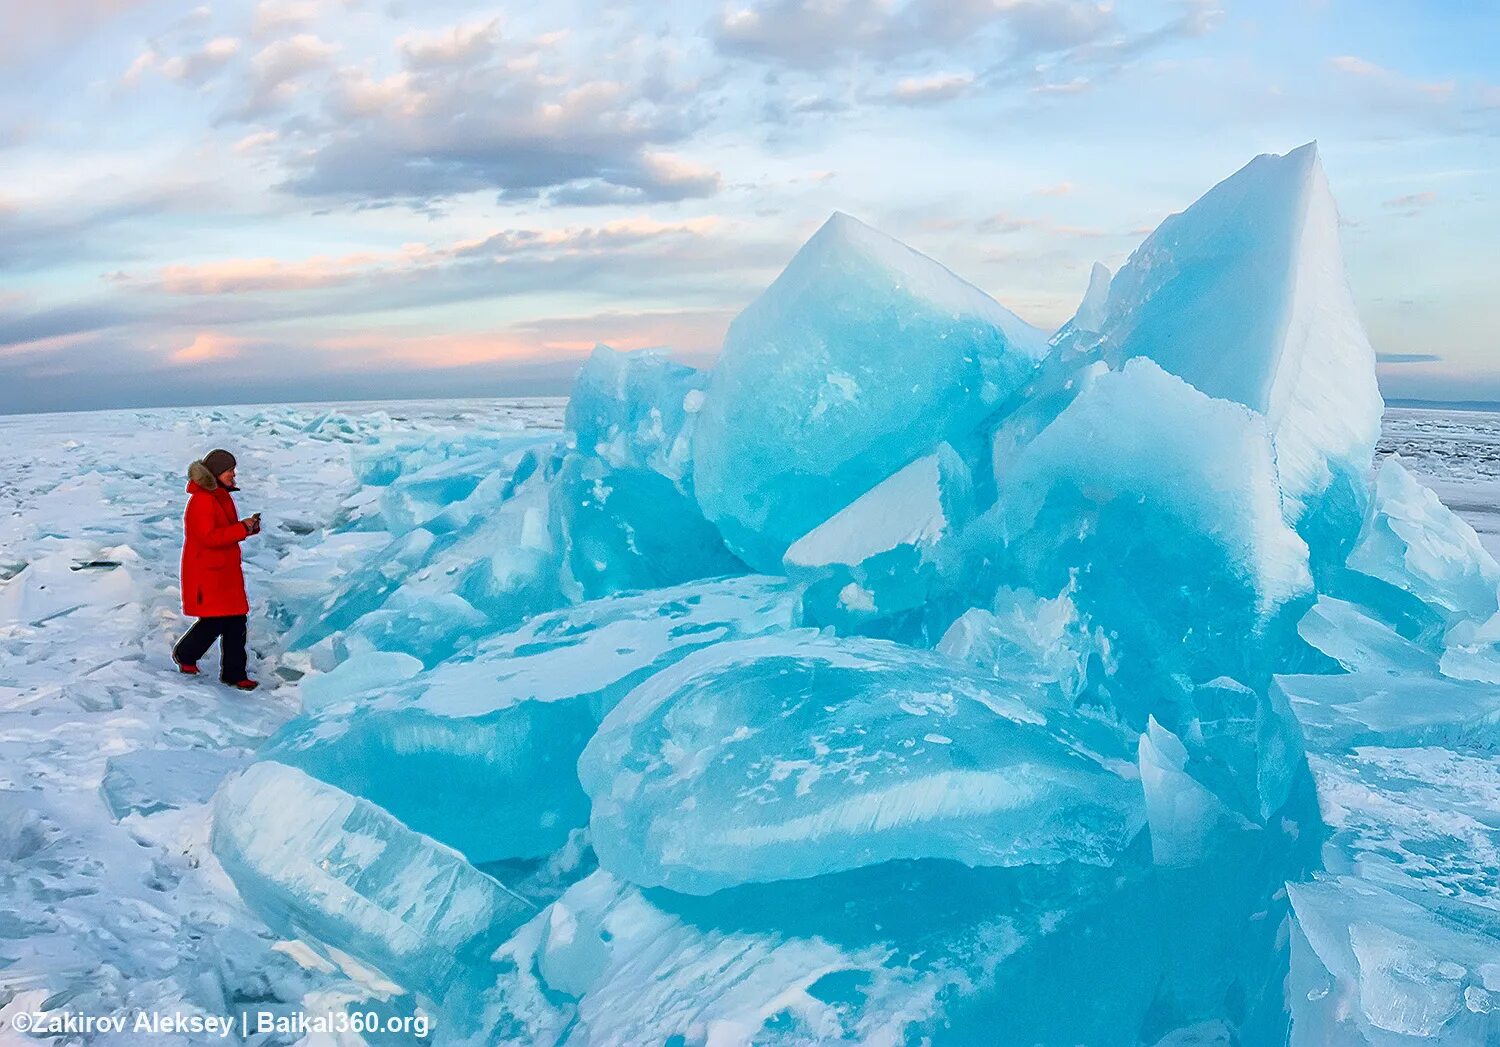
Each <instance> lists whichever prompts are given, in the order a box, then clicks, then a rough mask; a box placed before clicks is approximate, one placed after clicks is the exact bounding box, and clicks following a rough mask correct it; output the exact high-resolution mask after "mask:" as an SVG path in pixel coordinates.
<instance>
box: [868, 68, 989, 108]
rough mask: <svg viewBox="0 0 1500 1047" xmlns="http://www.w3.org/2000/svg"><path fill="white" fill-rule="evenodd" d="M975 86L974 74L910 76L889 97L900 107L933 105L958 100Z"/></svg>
mask: <svg viewBox="0 0 1500 1047" xmlns="http://www.w3.org/2000/svg"><path fill="white" fill-rule="evenodd" d="M973 85H974V75H973V74H972V73H945V74H940V75H937V76H925V77H917V76H909V77H907V78H905V79H904V80H901V81H899V82H898V83H897V84H896V86H895V87H893V88H891V92H890V95H889V97H890V100H891V101H892V102H895V103H896V104H898V105H933V104H936V103H938V102H947V101H950V100H952V99H954V98H957V97H958V96H959V95H961V94H963V93H964V92H965V91H967V90H968V89H969V88H970V87H972V86H973Z"/></svg>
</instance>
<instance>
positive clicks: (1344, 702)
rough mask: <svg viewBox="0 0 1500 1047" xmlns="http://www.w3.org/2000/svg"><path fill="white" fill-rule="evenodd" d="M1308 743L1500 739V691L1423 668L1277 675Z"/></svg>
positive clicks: (1277, 686)
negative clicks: (1420, 671) (1432, 673)
mask: <svg viewBox="0 0 1500 1047" xmlns="http://www.w3.org/2000/svg"><path fill="white" fill-rule="evenodd" d="M1272 688H1273V693H1277V692H1279V693H1281V694H1283V695H1285V696H1286V699H1287V701H1288V702H1289V704H1290V705H1291V708H1292V709H1293V710H1294V711H1295V712H1296V715H1297V719H1298V721H1299V722H1300V723H1301V724H1302V729H1303V731H1304V733H1305V734H1306V735H1307V744H1308V748H1309V749H1312V750H1316V751H1337V750H1341V749H1346V748H1350V747H1353V746H1357V745H1401V746H1412V745H1453V744H1458V743H1464V744H1477V745H1481V746H1486V747H1489V746H1494V745H1496V744H1500V688H1496V687H1495V686H1494V685H1493V684H1488V683H1474V682H1470V681H1465V680H1450V679H1448V678H1447V677H1445V676H1424V675H1420V674H1418V673H1415V672H1413V673H1409V674H1406V675H1400V676H1392V675H1390V674H1389V673H1386V672H1382V671H1379V670H1373V671H1365V672H1357V673H1346V674H1343V675H1338V676H1321V675H1292V676H1278V677H1276V678H1275V681H1274V682H1273V684H1272Z"/></svg>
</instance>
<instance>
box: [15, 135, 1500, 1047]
mask: <svg viewBox="0 0 1500 1047" xmlns="http://www.w3.org/2000/svg"><path fill="white" fill-rule="evenodd" d="M1380 413H1381V403H1380V399H1379V396H1378V393H1377V391H1376V385H1375V376H1374V358H1373V353H1372V352H1371V350H1370V347H1369V344H1368V342H1367V341H1366V339H1365V337H1364V335H1363V333H1362V330H1361V327H1360V322H1359V319H1358V317H1357V315H1356V314H1355V311H1354V308H1353V303H1352V299H1351V297H1350V294H1349V289H1348V286H1347V284H1346V282H1345V279H1344V275H1343V264H1342V259H1341V257H1340V250H1339V244H1338V223H1337V214H1336V211H1335V208H1334V204H1333V201H1332V197H1331V195H1330V193H1329V189H1328V186H1327V183H1326V180H1325V178H1324V176H1323V173H1322V170H1321V167H1320V165H1319V163H1318V159H1317V154H1316V151H1315V149H1314V148H1313V147H1311V146H1307V147H1304V148H1302V149H1298V150H1295V151H1294V152H1292V153H1290V154H1288V155H1286V156H1281V157H1276V156H1265V157H1260V158H1257V159H1256V160H1254V161H1252V162H1251V163H1250V164H1249V165H1247V166H1246V167H1245V168H1244V169H1243V170H1241V171H1240V172H1239V173H1237V174H1235V175H1234V176H1233V177H1231V178H1229V179H1227V180H1226V181H1225V182H1223V183H1221V184H1220V185H1219V186H1217V187H1215V188H1214V189H1213V190H1211V191H1210V192H1209V193H1208V194H1207V195H1206V196H1204V197H1203V199H1201V200H1200V201H1199V202H1198V203H1196V204H1194V205H1193V206H1191V207H1189V208H1188V209H1187V210H1185V211H1183V212H1182V213H1181V214H1178V215H1174V216H1173V217H1171V218H1169V219H1168V220H1167V221H1165V222H1164V223H1163V224H1162V226H1161V227H1160V228H1159V229H1158V230H1157V231H1156V232H1155V233H1153V234H1152V235H1151V236H1150V237H1149V238H1148V239H1147V240H1146V242H1145V243H1144V244H1143V245H1142V246H1141V247H1140V248H1139V249H1138V250H1137V251H1136V252H1135V253H1134V254H1133V255H1132V256H1131V258H1130V260H1129V261H1128V262H1127V263H1126V264H1125V265H1124V266H1123V267H1122V268H1121V270H1120V271H1119V272H1118V273H1117V274H1115V275H1114V276H1113V277H1111V276H1110V275H1109V273H1108V272H1107V270H1104V269H1103V268H1102V267H1098V268H1096V269H1095V270H1094V272H1093V274H1092V277H1091V280H1090V286H1089V291H1088V294H1087V295H1086V297H1085V300H1084V302H1083V304H1082V305H1081V306H1080V308H1079V309H1078V311H1077V314H1076V315H1075V317H1074V319H1073V320H1072V321H1070V323H1069V324H1067V325H1065V326H1064V328H1063V329H1062V330H1060V331H1059V332H1057V334H1056V335H1054V336H1053V337H1052V339H1051V340H1050V341H1049V340H1047V339H1046V338H1044V337H1043V336H1042V335H1040V334H1039V333H1038V332H1036V331H1035V330H1033V329H1031V328H1029V327H1028V326H1027V325H1025V324H1024V323H1022V322H1021V321H1019V320H1018V319H1017V318H1016V317H1015V316H1014V315H1013V314H1011V313H1009V312H1008V311H1007V310H1005V309H1004V308H1003V307H1001V306H999V305H998V304H996V303H995V301H994V300H992V299H991V298H989V297H988V296H987V295H985V294H984V293H983V292H981V291H979V290H977V289H976V288H974V287H972V286H970V285H969V284H967V283H965V282H964V281H962V280H961V279H959V278H958V277H956V276H954V275H953V274H952V273H950V272H949V271H948V270H946V269H944V268H943V267H942V266H940V265H939V264H938V263H936V262H934V261H932V260H930V259H928V258H925V257H924V256H922V255H920V254H917V253H916V252H915V251H912V250H911V249H909V248H907V247H905V246H904V245H901V244H899V243H897V242H895V241H894V240H891V239H889V238H888V237H885V236H884V235H882V234H880V233H877V232H876V231H874V230H872V229H870V228H868V227H866V226H864V225H861V224H860V223H858V222H856V221H854V220H853V219H850V218H848V217H846V216H843V215H836V216H835V217H834V218H833V219H831V220H830V221H829V222H828V224H827V225H825V226H824V227H823V228H822V229H821V230H820V231H819V232H818V233H817V234H816V235H815V236H814V237H813V238H812V240H811V241H809V242H808V244H806V245H805V246H804V247H803V248H802V250H801V251H800V252H798V253H797V255H796V257H795V258H793V260H792V261H791V264H790V265H789V266H788V268H787V269H786V271H785V272H784V273H783V274H782V275H781V276H780V277H779V278H778V279H777V280H776V281H775V282H774V283H773V284H772V285H771V287H770V288H769V289H768V290H767V291H766V292H765V293H764V294H762V295H761V297H759V298H758V299H756V300H755V301H754V302H753V303H752V304H751V305H750V306H749V307H748V308H747V309H746V310H745V312H744V313H743V314H741V316H740V317H739V318H738V319H736V320H735V322H734V323H733V325H732V327H731V329H730V332H729V335H728V338H727V341H726V343H725V346H724V349H723V352H722V354H721V356H720V357H719V359H718V361H717V363H716V364H715V366H714V367H713V369H712V370H711V371H708V372H700V371H696V370H694V369H692V368H688V367H684V366H682V365H679V364H676V363H674V362H672V361H671V360H670V359H668V358H666V357H664V356H660V355H655V354H621V353H615V352H614V351H612V350H609V349H606V348H603V347H601V348H600V349H598V350H596V351H595V353H594V354H593V356H592V357H591V358H590V359H589V361H588V363H587V364H586V365H585V367H584V369H583V372H582V374H581V375H580V377H579V382H578V386H577V389H576V391H575V393H574V397H573V400H572V402H571V404H570V406H569V410H568V417H567V419H566V429H565V431H564V432H562V433H560V434H550V435H549V434H547V433H545V432H537V431H526V432H503V433H494V434H487V433H471V432H450V433H440V434H427V435H425V436H423V437H421V438H418V439H406V440H403V441H398V442H395V443H391V442H389V441H380V442H377V443H373V444H366V445H362V446H359V447H358V448H357V450H356V456H355V462H356V467H357V469H358V470H359V479H360V486H359V488H358V490H357V491H355V492H354V493H353V494H352V495H350V496H349V497H348V498H347V499H346V501H345V502H344V504H343V507H342V509H341V523H342V525H343V526H342V527H341V528H340V529H339V530H337V531H336V532H335V533H334V534H333V535H331V536H330V537H329V539H328V542H327V544H326V552H324V553H311V552H309V553H306V554H305V555H306V556H307V557H308V559H307V560H306V562H305V563H303V564H301V565H300V566H299V565H297V564H292V565H289V566H292V567H298V569H297V570H292V571H288V572H287V573H285V575H284V581H283V582H282V583H281V584H282V585H283V589H282V590H280V592H281V603H280V604H279V609H278V613H279V614H280V615H282V620H283V621H284V622H285V623H286V624H287V636H288V643H289V646H290V647H291V648H292V654H291V655H290V658H291V660H292V661H294V662H295V664H296V665H297V666H298V667H299V669H300V670H301V671H303V672H305V673H306V675H305V676H304V677H303V678H302V681H303V682H302V684H301V690H302V706H303V712H302V715H301V716H299V717H297V718H296V719H294V720H292V721H291V722H290V723H288V724H287V725H286V726H285V727H284V728H283V729H282V730H281V731H280V733H279V734H277V735H276V736H275V737H274V738H273V740H272V741H271V742H270V743H269V744H268V745H267V746H266V747H265V748H264V749H263V750H262V752H261V754H260V758H261V760H262V761H263V762H261V763H258V764H255V765H253V766H252V767H251V769H250V770H249V771H248V772H246V773H245V774H244V775H242V776H240V777H236V778H232V779H231V780H230V782H229V784H228V785H226V786H225V787H224V788H223V791H221V793H220V795H219V799H218V801H217V803H216V807H217V809H218V812H219V814H218V818H217V819H216V823H215V832H214V843H215V851H216V853H217V854H218V855H219V857H220V859H221V860H222V861H223V863H224V866H225V869H226V871H227V872H228V873H229V874H230V876H231V878H232V879H233V880H234V882H235V884H236V885H237V886H238V887H239V889H240V891H241V893H242V894H243V895H244V897H245V898H246V899H247V900H248V901H249V902H250V904H251V905H252V906H253V907H254V908H255V910H256V911H257V912H260V913H262V914H263V915H264V917H265V918H266V919H267V920H268V921H270V922H271V924H272V926H273V927H275V928H276V929H277V931H278V932H279V933H283V934H287V935H294V936H297V937H300V938H303V939H305V940H306V941H308V942H309V943H311V944H312V945H313V946H315V947H316V948H317V949H318V950H321V952H322V953H323V954H324V955H325V956H327V957H329V958H331V959H332V960H333V961H335V962H337V963H339V964H340V965H341V966H346V967H354V968H361V969H366V970H373V971H376V972H378V973H379V974H380V976H382V977H384V978H386V979H389V980H391V981H392V982H394V983H397V984H398V985H399V987H400V988H401V989H402V990H403V991H406V992H410V993H415V994H418V995H419V996H420V997H421V998H422V999H424V1000H426V1001H428V1002H429V1003H430V1005H431V1006H432V1007H434V1008H436V1009H437V1011H438V1013H439V1016H440V1018H442V1019H443V1020H444V1021H445V1022H446V1024H440V1026H439V1037H440V1038H442V1037H461V1036H473V1037H477V1038H478V1039H479V1040H480V1041H481V1042H501V1043H518V1044H519V1043H528V1044H530V1043H575V1044H584V1043H636V1042H674V1043H745V1042H756V1043H807V1042H820V1041H821V1042H829V1041H839V1040H849V1041H860V1042H867V1041H876V1040H881V1041H882V1042H932V1043H957V1044H967V1043H975V1042H1004V1043H1015V1044H1037V1043H1041V1044H1058V1045H1063V1044H1077V1043H1088V1044H1091V1045H1094V1044H1120V1045H1122V1047H1134V1045H1140V1044H1175V1045H1183V1044H1188V1043H1216V1044H1232V1043H1244V1044H1272V1043H1287V1042H1293V1043H1298V1044H1309V1045H1311V1044H1326V1043H1341V1044H1368V1045H1371V1047H1376V1045H1379V1047H1388V1045H1392V1044H1418V1043H1444V1044H1460V1043H1461V1044H1482V1043H1486V1042H1497V1041H1500V1025H1497V1022H1500V1018H1497V1017H1496V1015H1500V999H1497V998H1496V996H1495V994H1496V993H1497V992H1500V967H1497V965H1496V964H1497V957H1500V930H1497V926H1496V918H1495V914H1496V913H1500V887H1497V882H1500V881H1497V880H1496V878H1495V877H1494V876H1493V874H1492V870H1493V866H1494V861H1493V860H1491V859H1492V858H1493V857H1494V856H1495V855H1497V854H1500V830H1497V829H1496V828H1495V826H1496V824H1497V822H1500V815H1497V814H1496V812H1497V811H1500V787H1497V786H1496V785H1495V782H1494V781H1493V778H1494V775H1493V755H1492V754H1493V751H1494V747H1495V745H1496V739H1497V731H1500V728H1497V726H1496V725H1497V724H1500V698H1497V692H1496V689H1495V681H1496V680H1500V624H1497V623H1500V613H1497V611H1500V601H1497V595H1496V592H1497V588H1500V569H1497V568H1496V566H1495V563H1494V561H1493V560H1492V559H1491V558H1490V556H1489V554H1488V553H1486V552H1485V550H1484V548H1483V546H1482V545H1481V544H1480V543H1479V541H1478V540H1477V538H1476V536H1475V535H1474V533H1473V532H1472V530H1470V529H1469V528H1468V527H1467V525H1465V524H1463V523H1462V521H1460V520H1459V519H1458V518H1457V517H1456V516H1454V515H1453V514H1452V513H1450V512H1448V510H1447V509H1446V508H1445V507H1444V506H1443V505H1442V503H1441V501H1440V500H1439V499H1438V498H1437V496H1436V495H1435V494H1433V493H1432V492H1431V491H1428V490H1427V489H1425V488H1424V487H1423V486H1422V485H1421V484H1420V483H1419V482H1418V480H1417V479H1416V478H1415V476H1413V475H1412V474H1411V473H1410V472H1408V471H1407V470H1406V469H1404V468H1403V467H1402V466H1401V465H1400V464H1399V463H1396V462H1394V461H1385V462H1383V463H1381V464H1380V465H1379V467H1378V469H1376V468H1375V466H1374V464H1373V461H1372V459H1373V455H1374V448H1375V440H1376V436H1377V434H1378V428H1379V424H1380ZM335 421H336V420H334V419H328V420H326V421H323V422H319V423H318V425H317V431H318V432H320V433H322V432H324V430H325V429H327V430H328V432H329V433H330V434H332V435H330V438H334V436H337V437H338V438H351V437H349V436H348V434H347V433H346V432H345V431H344V429H343V428H342V427H341V426H340V425H336V424H335ZM59 555H61V554H59ZM320 557H322V558H321V559H320ZM329 564H333V565H335V568H334V569H335V573H336V576H337V581H336V584H335V585H334V586H333V587H332V589H331V590H330V589H329V588H328V587H327V586H326V585H324V586H319V585H317V584H314V582H315V579H316V578H317V577H319V575H318V571H319V570H324V571H325V573H326V570H327V569H328V565H329ZM65 569H67V568H66V567H65V566H63V564H62V561H61V560H58V561H56V562H49V561H48V560H47V559H46V558H45V557H38V558H36V559H34V560H33V562H32V564H31V566H29V567H27V569H26V572H23V573H22V574H20V575H18V576H17V577H16V578H14V579H12V581H11V583H10V584H9V585H8V586H7V588H6V589H5V591H4V592H3V593H0V600H4V601H6V604H5V605H6V606H8V607H12V608H13V609H14V610H15V613H17V614H20V615H22V616H23V617H27V618H32V619H34V618H37V617H38V616H43V617H44V616H46V615H48V614H51V613H55V612H56V610H57V609H58V607H60V606H61V605H60V604H58V603H57V601H58V600H59V599H60V597H59V596H58V594H56V593H53V592H51V591H50V590H48V589H46V588H44V582H45V581H46V579H47V578H50V577H58V576H60V574H61V571H63V570H65ZM125 569H128V568H125ZM752 571H759V572H762V573H761V574H752V573H751V572H752ZM28 575H30V577H28ZM98 584H99V585H100V586H101V588H100V590H99V593H98V594H97V595H98V598H99V599H110V600H114V599H116V598H117V597H118V598H119V599H121V600H124V599H128V591H127V590H128V587H125V588H122V589H121V591H120V592H119V593H118V594H116V593H115V592H114V590H113V589H111V588H110V585H111V584H112V583H109V582H107V581H106V580H103V579H100V580H99V582H98ZM114 770H115V774H114V776H113V782H114V784H113V785H111V786H110V795H111V796H112V797H114V798H115V800H114V801H113V802H116V803H117V804H118V809H120V810H121V811H125V812H130V811H133V810H139V808H138V807H134V806H132V805H133V804H134V803H135V801H133V800H132V799H131V796H132V793H133V792H134V791H137V790H138V788H139V787H138V786H135V785H133V784H132V783H133V782H134V781H136V779H137V778H144V777H147V776H148V774H149V771H150V765H149V764H142V765H134V764H127V763H123V762H122V763H121V764H120V765H119V766H117V767H116V768H115V769H114ZM1476 790H1478V792H1477V795H1476ZM189 796H190V794H189ZM184 802H191V799H190V798H189V799H188V800H185V801H184ZM127 816H132V817H133V816H134V815H127ZM1469 855H1473V856H1474V857H1473V858H1470V857H1468V856H1469ZM531 905H534V906H536V907H538V910H539V911H536V912H535V913H534V914H533V913H532V912H531V910H530V909H529V906H531ZM882 1038H883V1039H882Z"/></svg>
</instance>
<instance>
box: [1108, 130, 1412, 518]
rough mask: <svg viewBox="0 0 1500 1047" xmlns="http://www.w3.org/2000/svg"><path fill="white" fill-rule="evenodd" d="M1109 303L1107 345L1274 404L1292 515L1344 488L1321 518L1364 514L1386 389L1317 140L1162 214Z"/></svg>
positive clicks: (1263, 159)
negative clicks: (1351, 280)
mask: <svg viewBox="0 0 1500 1047" xmlns="http://www.w3.org/2000/svg"><path fill="white" fill-rule="evenodd" d="M1107 313H1108V315H1107V318H1106V319H1105V320H1104V321H1103V323H1102V324H1101V325H1099V326H1098V332H1099V334H1100V335H1101V336H1102V338H1103V344H1104V347H1105V352H1106V357H1107V358H1108V359H1111V360H1113V361H1123V360H1127V359H1130V358H1132V357H1137V356H1146V357H1150V358H1151V359H1153V360H1155V361H1156V362H1157V363H1158V364H1160V365H1161V366H1162V367H1163V368H1164V369H1166V370H1167V371H1170V372H1171V373H1173V374H1175V375H1178V376H1179V377H1181V378H1183V379H1184V380H1186V381H1187V382H1188V383H1190V384H1191V385H1193V386H1194V387H1195V388H1197V389H1199V390H1201V391H1202V392H1204V393H1206V394H1208V395H1209V396H1213V397H1217V398H1220V399H1225V400H1233V401H1235V402H1237V403H1241V404H1244V405H1245V406H1246V407H1250V408H1253V409H1254V410H1256V411H1258V412H1260V413H1261V414H1263V415H1265V416H1266V420H1267V422H1268V424H1269V427H1270V433H1271V440H1272V444H1273V447H1274V451H1275V454H1274V460H1275V463H1276V470H1277V476H1278V478H1279V481H1280V485H1281V489H1282V492H1283V494H1284V498H1285V512H1286V518H1287V520H1288V521H1289V522H1291V523H1293V524H1300V523H1303V522H1304V517H1305V516H1306V515H1307V514H1308V513H1309V512H1310V511H1312V510H1314V509H1315V508H1316V507H1318V506H1319V503H1320V502H1322V501H1323V500H1324V496H1325V495H1326V494H1328V493H1330V492H1332V493H1333V494H1334V502H1330V503H1329V505H1328V506H1327V511H1328V512H1330V513H1332V514H1334V515H1336V516H1338V517H1339V519H1337V520H1329V521H1326V522H1325V523H1323V524H1320V525H1318V526H1319V527H1320V528H1323V527H1332V528H1334V529H1335V530H1340V531H1348V530H1349V528H1350V527H1351V526H1355V527H1357V516H1355V515H1353V514H1355V513H1357V512H1358V504H1359V501H1360V498H1359V497H1358V492H1359V490H1360V488H1361V487H1362V483H1363V475H1364V473H1365V471H1366V470H1367V469H1368V467H1369V464H1370V460H1371V457H1372V455H1373V454H1374V450H1375V440H1376V438H1377V436H1378V435H1379V433H1380V416H1381V410H1382V403H1381V399H1380V392H1379V390H1378V389H1377V388H1376V384H1375V356H1374V351H1373V350H1372V349H1371V348H1370V343H1369V341H1368V340H1367V339H1366V337H1365V334H1364V329H1363V327H1362V325H1361V324H1360V320H1359V315H1358V313H1357V311H1356V309H1355V305H1354V298H1353V295H1352V294H1351V292H1350V290H1349V285H1348V281H1347V279H1346V278H1345V275H1344V266H1343V258H1342V254H1341V251H1340V247H1339V219H1338V209H1337V207H1336V206H1335V204H1334V201H1333V196H1332V194H1331V193H1330V192H1329V189H1328V181H1327V178H1326V177H1325V176H1324V174H1323V168H1322V165H1321V164H1320V163H1319V161H1318V153H1317V147H1316V146H1315V145H1313V144H1311V143H1309V144H1308V145H1304V146H1302V147H1301V148H1300V149H1294V150H1292V151H1291V152H1289V153H1287V154H1286V155H1285V156H1272V155H1265V156H1259V157H1256V158H1255V159H1254V160H1252V161H1251V162H1250V163H1249V164H1247V165H1246V166H1245V167H1244V168H1242V169H1241V170H1240V171H1239V172H1237V173H1236V174H1234V175H1232V176H1231V177H1229V178H1227V179H1225V180H1224V181H1223V182H1220V183H1219V184H1218V185H1217V186H1215V187H1214V188H1213V189H1212V190H1210V191H1209V192H1208V193H1207V194H1205V195H1204V196H1203V197H1202V198H1201V199H1199V200H1198V201H1197V202H1196V203H1194V204H1193V205H1192V206H1191V207H1189V208H1188V209H1187V210H1186V211H1183V212H1182V213H1180V214H1175V215H1173V216H1171V217H1170V218H1168V219H1167V220H1166V221H1164V222H1162V224H1161V226H1160V227H1158V228H1157V230H1156V231H1155V232H1154V233H1152V234H1151V236H1150V237H1149V238H1147V240H1146V241H1145V243H1143V244H1142V245H1141V246H1140V247H1139V248H1137V249H1136V251H1135V253H1134V254H1132V255H1131V257H1130V260H1129V261H1128V262H1126V263H1125V266H1124V267H1123V268H1122V269H1121V270H1120V271H1119V272H1118V273H1116V274H1115V276H1114V279H1113V281H1112V282H1111V284H1110V288H1109V303H1108V310H1107ZM1335 503H1337V504H1335ZM1304 530H1310V529H1309V528H1306V527H1304Z"/></svg>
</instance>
